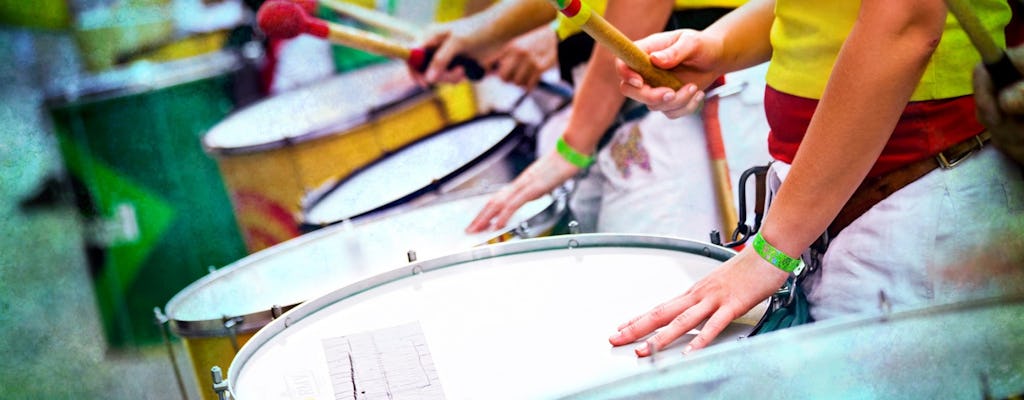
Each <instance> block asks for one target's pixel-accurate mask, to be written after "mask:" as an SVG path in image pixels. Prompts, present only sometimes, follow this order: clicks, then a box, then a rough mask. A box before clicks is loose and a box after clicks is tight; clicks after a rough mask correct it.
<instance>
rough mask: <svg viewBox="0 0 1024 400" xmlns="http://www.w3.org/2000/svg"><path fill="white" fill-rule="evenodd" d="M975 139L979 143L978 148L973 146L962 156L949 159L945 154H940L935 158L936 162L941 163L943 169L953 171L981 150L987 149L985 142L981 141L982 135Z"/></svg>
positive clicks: (951, 156)
mask: <svg viewBox="0 0 1024 400" xmlns="http://www.w3.org/2000/svg"><path fill="white" fill-rule="evenodd" d="M973 139H974V141H975V142H977V144H978V145H977V146H971V148H970V149H969V150H967V151H965V152H963V153H961V154H955V155H950V156H948V157H947V156H946V153H945V152H940V153H939V154H937V155H936V156H935V161H938V162H939V166H940V167H942V169H951V168H953V167H956V166H957V165H958V164H960V163H961V162H963V161H964V160H966V159H968V158H969V157H970V156H971V155H972V154H974V153H976V152H977V151H978V150H981V148H982V147H985V142H984V141H982V140H981V135H978V136H975V137H973Z"/></svg>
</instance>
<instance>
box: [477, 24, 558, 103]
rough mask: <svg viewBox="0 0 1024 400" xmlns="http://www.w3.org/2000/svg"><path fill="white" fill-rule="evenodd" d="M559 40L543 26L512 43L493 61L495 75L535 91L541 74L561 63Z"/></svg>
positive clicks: (552, 31)
mask: <svg viewBox="0 0 1024 400" xmlns="http://www.w3.org/2000/svg"><path fill="white" fill-rule="evenodd" d="M557 51H558V36H556V35H555V31H554V30H552V29H551V28H550V27H548V26H546V25H545V26H541V27H540V28H537V29H534V30H532V31H530V32H528V33H526V34H524V35H521V36H519V37H517V38H515V40H513V41H511V42H509V44H508V45H506V46H505V47H504V48H503V49H502V50H501V51H500V52H499V54H498V56H497V58H495V59H494V60H492V61H491V62H490V63H488V64H490V65H492V66H493V69H494V73H495V74H496V75H498V77H500V78H501V79H502V80H504V81H506V82H509V83H511V84H514V85H518V86H521V87H524V88H526V89H528V90H529V89H533V88H534V86H537V82H539V81H540V76H541V74H543V73H544V71H547V70H548V69H551V68H552V67H554V66H555V62H556V61H558V57H557V56H558V54H557Z"/></svg>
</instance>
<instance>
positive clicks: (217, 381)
mask: <svg viewBox="0 0 1024 400" xmlns="http://www.w3.org/2000/svg"><path fill="white" fill-rule="evenodd" d="M210 377H212V378H213V391H214V392H216V393H217V398H218V399H220V400H228V383H227V382H225V381H224V374H223V373H222V372H221V370H220V367H218V366H216V365H214V366H213V368H210Z"/></svg>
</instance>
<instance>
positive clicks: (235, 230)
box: [0, 0, 487, 399]
mask: <svg viewBox="0 0 1024 400" xmlns="http://www.w3.org/2000/svg"><path fill="white" fill-rule="evenodd" d="M260 3H261V1H256V0H251V1H250V0H247V1H244V2H243V1H240V0H40V1H32V2H26V1H18V0H0V59H2V60H4V62H2V63H0V81H2V82H3V83H2V84H0V369H2V371H3V372H2V373H0V398H10V399H27V398H45V399H62V398H74V399H90V398H103V399H165V398H181V397H182V394H181V392H182V391H185V392H186V393H187V395H188V397H189V398H199V395H198V394H197V390H198V389H197V385H196V382H195V378H194V377H193V373H192V371H190V367H189V366H188V359H187V355H186V351H185V349H184V348H183V346H182V345H181V339H180V338H179V337H177V336H176V335H174V334H172V333H168V332H167V331H166V330H165V329H163V328H162V326H163V325H159V324H157V323H156V322H157V319H158V318H157V317H158V314H160V313H154V308H163V307H164V305H165V304H167V302H168V300H169V299H170V298H171V297H172V296H174V295H175V294H176V293H177V292H179V291H180V290H181V289H182V288H184V287H185V286H187V285H188V284H189V283H191V282H193V281H195V280H196V279H198V278H200V277H202V276H204V275H205V274H207V273H208V270H209V268H211V267H222V266H224V265H227V264H229V263H231V262H232V261H234V260H237V259H239V258H241V257H243V256H245V255H246V254H247V252H248V251H251V250H253V249H252V246H251V239H252V238H251V237H247V236H246V232H244V229H242V228H240V227H239V223H240V222H239V221H236V218H235V215H236V213H234V212H232V199H230V198H229V197H230V196H229V193H228V191H227V190H226V189H225V185H224V182H223V181H222V178H221V174H220V172H219V171H218V166H217V163H216V161H215V158H214V157H212V156H211V155H209V154H207V152H204V149H203V147H202V146H201V145H200V139H201V138H202V136H203V135H204V134H205V133H207V132H208V131H209V130H210V128H211V127H213V126H214V125H216V124H217V123H218V122H220V121H222V120H223V119H224V118H225V117H226V116H228V115H229V114H231V113H232V112H233V111H236V110H238V109H240V108H243V107H245V106H246V105H250V104H253V103H255V102H258V101H259V100H261V99H263V98H266V97H267V96H270V95H272V94H275V93H282V92H285V91H288V90H292V89H296V88H302V87H305V86H308V85H310V84H314V83H316V82H321V81H322V80H323V79H325V78H327V77H329V76H332V75H336V74H339V73H344V72H346V71H351V70H356V69H360V68H363V67H365V66H368V65H374V64H377V63H380V62H382V61H383V59H381V58H379V57H376V56H373V55H370V54H366V53H361V52H358V51H356V50H353V49H348V48H344V47H340V46H332V45H328V44H326V43H325V42H321V41H316V40H308V41H307V40H305V39H302V38H299V39H295V40H293V41H271V40H267V38H265V37H263V36H262V34H261V33H260V32H258V31H257V30H256V29H254V28H253V26H254V24H253V20H254V14H255V10H256V9H257V8H258V7H259V5H260ZM356 3H360V5H363V6H366V7H370V8H376V9H377V10H379V11H384V12H387V13H390V14H392V15H397V16H400V17H402V18H404V19H407V20H410V21H416V22H419V23H422V24H426V23H428V22H431V21H438V20H448V19H453V18H457V17H459V16H461V15H464V14H465V13H466V12H471V10H473V9H474V8H479V7H481V6H485V5H486V3H487V2H483V3H484V4H483V5H476V4H474V3H473V2H472V1H470V2H467V1H448V2H444V1H442V2H433V1H405V2H402V3H401V4H399V3H398V2H396V1H395V0H386V1H382V0H378V1H374V0H368V1H356ZM320 12H321V16H322V17H324V18H328V19H332V20H334V21H338V22H341V23H352V22H351V21H346V20H345V19H344V18H342V17H339V16H338V15H335V14H330V13H329V12H326V11H325V10H320ZM296 49H298V50H296ZM289 52H291V54H293V55H291V56H289V55H288V54H289ZM247 242H249V243H250V246H249V248H248V249H247V244H246V243H247ZM158 311H159V310H158ZM167 340H169V344H170V346H168V345H167V343H168V342H167ZM168 349H171V350H170V354H169V352H168ZM172 355H173V356H174V357H175V358H176V362H177V365H178V368H179V369H180V370H181V379H182V380H183V387H180V386H179V384H178V383H177V379H176V378H175V371H174V369H173V368H172V359H171V356H172Z"/></svg>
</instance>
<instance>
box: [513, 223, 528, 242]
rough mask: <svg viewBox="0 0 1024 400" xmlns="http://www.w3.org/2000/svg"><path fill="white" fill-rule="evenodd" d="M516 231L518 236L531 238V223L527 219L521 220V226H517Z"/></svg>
mask: <svg viewBox="0 0 1024 400" xmlns="http://www.w3.org/2000/svg"><path fill="white" fill-rule="evenodd" d="M515 233H516V236H519V238H520V239H529V238H530V223H529V222H526V221H523V222H521V223H520V224H519V226H517V227H516V229H515Z"/></svg>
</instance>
